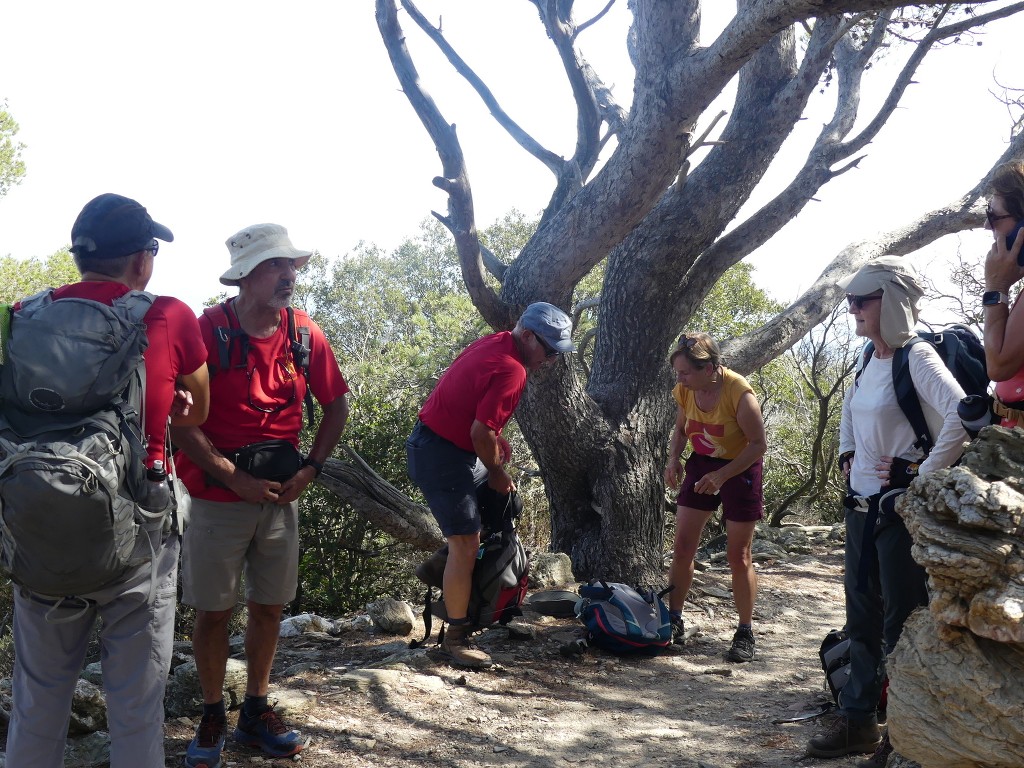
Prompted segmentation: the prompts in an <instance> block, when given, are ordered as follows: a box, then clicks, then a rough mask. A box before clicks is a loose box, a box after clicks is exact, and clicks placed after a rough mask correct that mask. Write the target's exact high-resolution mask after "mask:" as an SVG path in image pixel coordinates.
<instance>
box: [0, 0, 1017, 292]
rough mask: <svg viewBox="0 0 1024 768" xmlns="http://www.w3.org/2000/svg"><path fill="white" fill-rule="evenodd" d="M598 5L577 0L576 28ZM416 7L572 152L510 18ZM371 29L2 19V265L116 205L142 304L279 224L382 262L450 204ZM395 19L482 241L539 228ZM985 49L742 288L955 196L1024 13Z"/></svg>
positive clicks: (151, 8) (354, 8)
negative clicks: (150, 231)
mask: <svg viewBox="0 0 1024 768" xmlns="http://www.w3.org/2000/svg"><path fill="white" fill-rule="evenodd" d="M604 1H605V0H578V2H577V8H578V10H577V13H578V16H579V17H580V18H583V17H584V16H586V14H587V11H588V9H592V10H593V11H596V10H597V9H599V8H600V7H602V6H603V5H604ZM732 7H733V6H732V4H731V3H726V2H723V1H722V0H709V2H707V3H705V11H704V17H705V22H706V24H707V25H708V27H713V26H714V25H718V26H719V27H720V25H721V24H722V23H723V22H722V18H721V16H722V14H723V11H726V10H730V9H731V8H732ZM421 8H422V9H423V10H424V12H425V13H426V14H427V16H428V17H429V18H432V19H436V18H437V17H438V15H439V14H443V27H444V30H445V32H446V34H448V35H449V36H450V39H451V40H452V41H453V42H454V43H455V45H456V46H457V47H458V49H459V50H460V52H462V53H463V55H464V56H465V57H466V58H467V60H469V62H470V63H471V64H472V65H474V66H475V67H476V68H477V71H478V72H479V74H481V75H482V76H483V77H484V79H485V81H487V82H488V84H489V85H490V86H491V87H492V89H493V91H494V92H495V94H496V95H497V97H498V99H499V101H500V102H501V103H502V105H503V106H504V107H505V109H506V110H507V111H508V112H509V113H510V114H512V116H513V117H515V118H516V119H517V120H519V121H520V123H521V124H522V125H523V126H524V127H525V128H526V129H527V130H528V131H530V132H531V133H533V135H534V136H535V137H537V138H538V139H539V140H540V141H541V142H542V143H544V144H545V145H547V146H548V147H549V148H551V149H553V150H554V151H556V152H559V153H560V154H570V153H571V151H572V143H573V140H574V114H573V113H572V111H571V104H570V103H569V100H568V98H567V95H568V88H567V86H565V85H564V83H563V81H562V80H561V79H560V78H558V70H557V64H556V63H555V60H554V54H553V52H552V49H551V46H550V44H549V43H548V41H547V40H546V38H545V36H544V33H543V30H542V28H541V27H540V24H539V22H537V21H536V19H535V16H534V13H533V8H532V6H531V5H530V4H529V3H526V2H505V3H501V4H499V3H496V2H493V0H492V1H491V2H481V1H480V0H423V2H422V3H421ZM373 14H374V10H373V2H372V0H346V1H345V2H337V1H336V0H335V1H334V2H329V1H328V0H310V1H309V2H296V3H288V4H285V3H281V2H266V1H264V0H257V1H255V2H253V1H249V2H244V3H243V2H238V1H237V0H218V1H217V2H210V1H209V0H207V1H206V2H195V1H194V0H185V1H183V2H178V3H173V4H172V3H150V2H138V1H137V0H136V1H135V2H129V1H127V0H118V1H116V2H113V1H105V2H102V3H82V2H72V1H70V0H58V1H55V2H38V1H36V0H13V1H12V2H10V3H7V4H5V8H4V25H5V34H4V43H3V45H2V46H0V100H3V99H7V101H8V109H9V110H10V112H11V113H12V115H13V116H14V118H15V119H16V120H17V121H18V122H19V124H20V126H21V131H20V133H19V134H18V137H17V138H18V139H19V140H20V141H22V142H24V143H25V144H26V145H27V149H26V150H25V152H24V155H23V158H24V160H25V162H26V164H27V168H28V172H27V176H26V178H25V180H24V182H23V183H22V184H21V185H20V186H18V187H15V188H14V189H13V190H12V191H11V192H10V194H9V195H8V196H7V197H6V198H0V254H11V255H14V256H16V257H19V258H27V257H31V256H47V255H49V254H51V253H53V252H54V251H56V250H58V249H59V248H61V247H63V246H65V245H67V244H68V242H69V239H70V230H71V224H72V222H73V221H74V219H75V217H76V216H77V215H78V212H79V210H80V209H81V207H82V206H83V205H84V204H85V203H86V202H87V201H88V200H89V199H91V198H92V197H94V196H95V195H97V194H99V193H101V192H117V193H119V194H124V195H127V196H129V197H133V198H135V199H137V200H139V201H140V202H141V203H142V204H143V205H145V206H146V207H147V208H148V209H149V211H150V213H151V214H152V215H153V217H154V218H155V219H156V220H157V221H159V222H161V223H163V224H166V225H167V226H169V227H170V228H171V229H172V230H173V231H174V233H175V241H174V243H173V244H171V245H166V246H165V247H163V248H162V249H161V251H160V256H159V259H158V264H157V269H156V274H155V277H154V279H153V281H152V282H151V283H150V289H151V290H153V291H155V292H157V293H168V294H172V295H177V296H179V297H180V298H182V299H184V300H185V301H187V302H188V303H189V304H191V305H192V306H193V307H195V308H197V309H198V308H199V306H200V304H201V303H202V301H203V300H205V299H206V298H208V297H210V296H212V295H214V294H215V293H217V292H218V291H220V290H221V289H222V286H220V284H219V283H218V282H217V277H218V276H219V275H220V274H221V272H223V271H224V270H225V269H226V268H227V264H228V262H227V258H228V257H227V250H226V248H225V247H224V240H225V239H227V237H228V236H230V235H231V234H232V233H233V232H235V231H237V230H238V229H240V228H242V227H243V226H246V225H248V224H252V223H257V222H262V221H273V222H277V223H280V224H284V225H285V226H286V227H288V229H289V231H290V233H291V236H292V240H293V242H294V243H295V244H296V245H297V246H298V247H301V248H308V249H318V250H320V251H321V252H322V253H324V254H325V255H328V256H337V255H342V254H344V253H346V252H348V251H349V250H351V249H352V247H353V246H355V245H356V243H358V242H359V241H360V240H366V241H369V242H375V243H377V244H378V245H381V246H383V247H386V248H393V247H394V246H396V245H397V244H398V243H399V242H400V241H401V240H402V239H403V238H405V237H407V236H413V235H415V234H416V231H417V228H418V225H419V222H420V221H422V220H423V219H424V218H425V217H427V216H429V214H430V210H431V209H432V208H435V209H438V210H442V211H443V210H444V209H445V207H446V200H445V197H444V195H443V194H442V193H441V192H440V191H438V190H436V189H435V188H434V187H433V186H432V185H431V179H432V178H433V177H434V176H435V175H437V174H438V173H439V172H440V162H439V160H438V158H437V155H436V152H435V151H434V148H433V146H432V145H431V144H430V142H429V140H428V138H427V136H426V133H425V131H424V130H423V128H422V127H421V126H420V124H419V121H418V120H417V119H416V117H415V115H414V113H413V111H412V109H411V107H410V106H409V104H408V102H407V101H406V99H405V97H404V96H403V95H402V94H401V92H400V91H399V90H398V84H397V79H396V77H395V75H394V72H393V71H392V69H391V66H390V63H389V62H388V59H387V54H386V52H385V50H384V46H383V44H382V42H381V40H380V36H379V33H378V31H377V28H376V24H375V21H374V15H373ZM627 18H628V17H627V13H626V9H625V0H619V2H618V3H617V8H616V9H615V11H614V12H613V13H612V14H611V15H610V16H609V17H608V18H607V19H605V20H604V22H603V23H602V24H601V25H599V27H597V28H594V29H591V30H588V31H587V32H585V33H584V34H583V36H582V37H581V43H580V44H581V48H582V50H583V53H584V55H585V56H586V57H587V58H588V60H590V62H591V63H592V64H593V65H594V66H595V68H596V70H597V71H598V72H599V74H601V76H602V77H604V79H605V80H606V81H607V82H609V83H611V84H613V85H614V86H615V93H616V95H617V97H618V99H619V100H620V101H621V102H622V103H623V104H625V105H628V102H629V98H630V91H631V85H632V72H631V70H630V68H629V66H628V59H627V56H626V52H625V36H624V31H625V24H626V22H627ZM400 20H401V23H402V25H403V27H404V28H405V30H406V32H407V33H408V36H409V40H410V47H411V48H412V50H413V54H414V58H415V59H416V61H417V64H418V66H419V67H420V73H421V76H422V79H423V81H424V84H425V85H426V87H427V89H428V90H429V91H430V92H431V94H432V95H433V96H434V97H435V98H436V99H437V101H438V103H439V105H440V108H441V110H442V112H443V113H444V114H445V116H446V118H447V119H448V120H449V121H451V122H454V123H456V124H457V125H458V129H459V135H460V137H461V138H462V140H463V145H464V149H465V151H466V155H467V162H468V167H469V171H470V179H471V181H472V183H473V192H474V198H475V203H476V211H477V222H478V225H479V226H481V227H482V226H486V225H488V224H490V223H492V222H493V221H494V220H496V219H498V218H500V217H501V216H502V215H503V214H504V213H505V212H507V211H508V210H509V209H511V208H512V207H517V208H519V209H520V210H522V211H524V212H526V213H528V214H534V213H536V212H537V211H539V210H540V209H541V208H542V207H543V205H544V203H545V202H546V200H547V198H548V196H549V194H550V191H551V187H552V183H551V177H550V175H549V173H548V172H547V171H546V170H545V169H544V168H543V167H542V166H541V165H540V164H539V163H538V162H536V161H535V160H533V159H532V158H531V157H529V156H528V155H526V154H525V153H523V152H522V151H521V150H520V149H519V148H518V146H517V145H515V144H514V143H513V142H512V141H511V140H510V139H508V138H507V137H506V136H505V135H504V134H503V133H502V132H500V131H499V130H498V129H497V128H496V127H495V125H494V123H493V121H492V120H491V119H490V118H489V116H488V115H487V114H486V110H485V109H484V108H483V106H482V105H481V104H480V102H479V100H478V99H476V97H475V96H474V95H473V94H472V93H471V92H470V90H469V89H468V87H467V86H466V85H465V84H464V83H462V82H461V81H460V80H458V79H457V78H456V77H455V76H454V75H452V74H450V73H449V71H448V70H447V69H446V68H445V67H444V66H442V65H441V64H440V62H439V57H438V56H437V54H436V53H435V52H434V51H433V49H432V46H430V45H429V44H426V41H425V40H424V39H423V38H422V36H421V35H420V34H419V30H418V29H415V28H414V25H413V24H412V22H411V21H410V20H409V19H408V18H407V17H406V16H405V15H404V14H402V15H401V16H400ZM602 27H605V28H608V29H607V31H602V29H601V28H602ZM705 40H706V41H709V40H710V38H709V37H708V36H707V35H706V36H705ZM984 41H985V42H984V45H983V46H981V47H972V48H967V49H962V48H961V49H958V50H944V51H936V52H935V53H934V54H933V56H934V59H935V60H934V61H933V62H932V63H931V64H929V65H928V66H927V67H926V68H925V69H924V70H923V71H922V73H921V75H920V76H919V77H918V80H919V81H920V85H917V86H914V87H913V90H912V91H911V93H910V95H909V97H908V98H907V100H906V102H905V103H906V107H905V108H904V109H902V110H901V111H900V112H899V113H898V114H897V116H896V117H895V118H894V119H893V121H892V122H891V125H890V126H889V127H888V128H887V129H885V130H884V132H883V134H882V135H881V136H880V137H879V139H878V140H877V141H876V143H875V144H873V145H871V146H870V147H869V148H868V150H867V152H868V156H867V158H866V159H865V160H864V161H863V163H862V164H861V169H860V170H857V171H854V172H851V173H849V174H846V175H845V176H843V177H841V178H840V179H838V180H837V181H835V182H833V183H832V184H831V185H829V186H827V187H826V188H825V189H824V190H822V192H821V194H820V195H819V197H820V198H821V200H822V202H820V203H812V204H811V206H810V207H809V209H808V210H807V211H806V212H805V213H804V214H803V215H801V217H800V218H799V219H798V220H797V221H796V222H795V223H794V224H792V225H791V226H789V227H787V229H786V230H784V231H783V232H782V233H781V234H780V235H779V236H778V237H776V238H775V239H774V240H773V241H772V242H771V243H769V244H768V245H767V246H765V248H763V249H762V251H761V253H759V254H756V255H755V257H754V263H755V264H756V265H758V273H757V280H758V282H759V283H760V284H762V285H763V286H765V287H766V288H768V289H769V290H770V291H772V292H773V293H774V294H775V295H776V296H778V297H779V298H792V297H794V296H795V295H796V294H797V292H798V291H799V290H800V289H802V288H806V287H807V286H808V285H810V283H811V282H813V279H814V277H815V276H816V275H817V271H818V270H819V269H820V268H821V267H822V266H823V265H824V263H825V262H826V261H827V260H828V258H829V257H831V255H832V254H833V253H834V252H835V251H836V250H837V249H838V248H839V247H841V246H842V245H844V244H845V243H847V242H849V241H850V240H852V239H856V238H859V237H863V236H866V235H869V234H870V233H871V232H873V231H876V230H878V229H883V228H888V227H891V226H894V225H896V224H899V223H901V222H903V221H905V220H908V219H910V218H913V217H915V216H917V215H918V214H920V213H922V212H924V211H926V210H928V209H930V208H932V207H934V206H936V205H939V204H941V203H945V202H947V201H949V200H951V199H953V198H954V197H958V196H959V195H960V194H961V193H962V192H963V191H965V190H966V189H968V188H969V187H970V186H973V184H974V183H975V182H976V181H977V179H978V178H979V177H980V176H981V175H982V174H983V173H984V171H985V170H986V169H987V168H988V167H989V166H990V165H991V163H992V161H993V159H994V158H995V157H997V156H998V155H999V154H1000V153H1001V152H1002V151H1003V149H1004V147H1005V140H1006V137H1007V136H1008V133H1009V125H1010V118H1009V116H1008V115H1007V112H1006V110H1005V108H1004V107H1002V106H1001V105H999V104H998V103H997V102H996V101H995V100H994V99H993V97H992V96H991V95H990V94H989V90H990V89H993V88H994V85H993V75H995V76H997V77H998V78H999V79H1000V81H1002V82H1003V83H1010V84H1018V85H1020V84H1022V82H1021V79H1020V78H1019V76H1018V73H1019V72H1020V70H1021V63H1022V57H1024V53H1022V51H1024V19H1020V20H1015V21H1012V22H1010V23H1004V25H1003V29H1002V30H1001V31H999V32H998V33H997V32H996V31H995V30H993V32H992V33H991V34H990V35H988V36H986V37H985V38H984ZM877 71H878V72H879V73H882V72H885V71H886V67H884V66H881V67H878V68H877ZM1014 78H1018V79H1016V80H1014ZM869 93H870V92H869ZM875 94H876V95H875V98H879V97H878V96H877V92H875ZM828 98H829V96H828V95H826V96H824V97H822V99H823V100H825V101H827V99H828ZM715 109H717V107H716V108H715ZM825 109H826V110H827V109H828V107H827V104H826V105H825ZM814 114H815V115H816V116H814V117H810V118H809V119H807V120H805V121H804V123H803V124H802V126H803V128H802V131H801V132H800V133H799V134H798V135H797V136H795V137H794V140H793V141H792V142H791V144H792V145H793V146H792V147H790V148H787V150H786V153H785V155H784V162H783V164H782V165H784V166H785V167H784V168H781V169H780V170H779V171H776V172H773V173H772V174H771V175H770V177H769V179H768V182H769V186H770V187H775V188H778V187H780V186H781V185H782V184H784V183H785V182H786V181H787V180H788V177H789V174H790V173H792V172H793V171H794V170H795V169H796V168H797V167H798V164H799V162H800V161H802V158H803V156H802V155H801V154H800V147H799V144H800V142H801V139H803V140H806V139H807V138H808V137H810V136H813V135H814V134H815V133H816V132H817V131H818V129H819V128H820V126H821V123H822V122H823V121H824V120H826V119H827V115H828V112H827V111H819V112H816V113H814ZM787 158H788V160H787ZM767 195H768V192H767V191H766V192H764V193H762V194H760V195H759V198H758V201H759V202H764V201H765V200H766V199H767ZM986 242H987V241H986V237H985V235H984V234H975V235H972V236H969V237H967V238H966V239H965V241H964V246H963V247H964V250H965V252H966V253H968V254H973V253H975V252H976V253H977V254H978V256H979V258H980V256H981V255H982V253H983V252H984V250H985V248H986V247H987V246H986ZM956 248H957V243H956V242H952V243H943V244H942V246H941V247H940V248H937V249H935V251H936V252H942V253H950V252H954V251H955V250H956Z"/></svg>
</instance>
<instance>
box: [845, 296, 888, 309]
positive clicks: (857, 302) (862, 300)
mask: <svg viewBox="0 0 1024 768" xmlns="http://www.w3.org/2000/svg"><path fill="white" fill-rule="evenodd" d="M881 298H882V297H881V296H854V295H853V294H852V293H848V294H846V300H847V301H848V302H850V309H864V305H865V304H867V303H868V302H871V301H880V300H881Z"/></svg>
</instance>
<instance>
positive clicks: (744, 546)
mask: <svg viewBox="0 0 1024 768" xmlns="http://www.w3.org/2000/svg"><path fill="white" fill-rule="evenodd" d="M755 525H756V524H755V523H754V522H735V521H733V520H726V521H725V531H726V536H727V537H728V544H727V549H726V555H727V558H728V560H729V569H730V570H731V571H732V596H733V600H735V601H736V613H738V614H739V617H740V622H739V623H740V624H750V623H752V621H753V618H754V598H755V596H756V595H757V571H755V570H754V561H753V558H752V556H751V546H752V544H753V543H754V528H755Z"/></svg>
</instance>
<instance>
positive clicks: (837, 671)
mask: <svg viewBox="0 0 1024 768" xmlns="http://www.w3.org/2000/svg"><path fill="white" fill-rule="evenodd" d="M818 658H820V659H821V671H822V672H824V673H825V686H826V687H827V688H828V690H829V692H830V693H831V694H832V700H833V701H835V703H836V704H837V705H838V704H839V692H840V691H841V690H843V686H844V685H846V684H847V683H848V682H849V680H850V638H849V637H847V635H846V630H842V629H833V630H832V631H831V632H829V633H828V634H827V635H825V639H824V640H822V641H821V648H820V650H819V651H818Z"/></svg>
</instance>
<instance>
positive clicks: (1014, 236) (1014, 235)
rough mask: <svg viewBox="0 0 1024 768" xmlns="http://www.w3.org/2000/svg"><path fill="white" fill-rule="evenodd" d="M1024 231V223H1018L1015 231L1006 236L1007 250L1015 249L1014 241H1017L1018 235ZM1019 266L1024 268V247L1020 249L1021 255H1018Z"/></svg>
mask: <svg viewBox="0 0 1024 768" xmlns="http://www.w3.org/2000/svg"><path fill="white" fill-rule="evenodd" d="M1021 229H1024V221H1018V222H1017V226H1015V227H1014V228H1013V231H1012V232H1010V234H1008V235H1007V236H1006V249H1007V250H1009V249H1011V248H1013V241H1014V240H1016V239H1017V233H1019V232H1020V231H1021ZM1017 264H1019V265H1020V266H1022V267H1024V247H1022V248H1021V249H1020V253H1018V254H1017Z"/></svg>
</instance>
